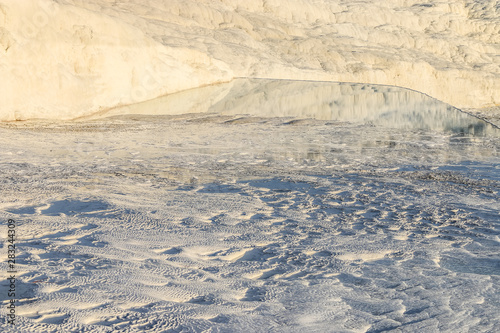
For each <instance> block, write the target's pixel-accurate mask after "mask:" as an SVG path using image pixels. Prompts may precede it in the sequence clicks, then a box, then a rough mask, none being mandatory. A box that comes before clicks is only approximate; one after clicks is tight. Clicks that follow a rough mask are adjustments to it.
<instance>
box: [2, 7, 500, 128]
mask: <svg viewBox="0 0 500 333" xmlns="http://www.w3.org/2000/svg"><path fill="white" fill-rule="evenodd" d="M0 8H1V10H0V24H1V25H0V44H1V45H2V48H1V49H0V54H1V53H3V54H1V57H0V59H1V60H0V75H1V77H2V79H3V80H2V84H1V86H0V91H1V93H0V94H1V96H0V97H1V98H2V101H3V103H2V104H3V105H2V107H1V109H0V119H2V120H14V119H27V118H35V117H44V118H74V117H77V116H81V115H86V114H90V113H93V112H96V111H99V110H102V109H106V108H110V107H114V106H116V105H120V104H129V103H133V102H137V101H142V100H147V99H151V98H154V97H157V96H160V95H163V94H166V93H171V92H174V91H179V90H183V89H187V88H192V87H197V86H201V85H205V84H210V83H215V82H220V81H227V80H229V79H231V78H232V77H235V76H245V77H248V76H250V77H268V78H294V79H308V80H318V79H320V80H332V81H353V82H366V83H381V84H390V85H397V86H403V87H407V88H411V89H414V90H418V91H422V92H425V93H427V94H429V95H431V96H433V97H435V98H437V99H440V100H443V101H445V102H448V103H450V104H452V105H454V106H457V107H472V108H479V107H485V106H494V105H498V104H499V103H500V102H499V101H500V89H498V87H499V86H500V47H499V45H500V5H499V3H498V2H497V1H493V0H484V1H479V2H478V1H468V0H467V1H443V2H436V1H423V2H419V1H412V0H408V1H402V0H400V1H386V2H375V3H372V2H370V1H345V0H334V1H327V0H319V1H305V0H291V1H283V0H268V1H237V0H220V1H216V0H202V1H189V0H188V1H185V0H182V1H180V0H173V1H160V0H147V1H143V0H126V1H125V0H122V1H105V0H89V1H79V0H58V1H57V2H54V1H50V0H26V1H14V0H0Z"/></svg>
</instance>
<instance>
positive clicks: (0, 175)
mask: <svg viewBox="0 0 500 333" xmlns="http://www.w3.org/2000/svg"><path fill="white" fill-rule="evenodd" d="M0 138H1V139H0V142H1V144H2V150H1V151H0V154H1V161H2V162H1V164H0V182H1V186H0V218H1V220H2V221H4V222H5V221H6V220H7V219H8V218H13V219H15V220H16V221H18V228H17V232H18V239H17V248H18V254H17V255H18V257H17V259H18V265H17V266H18V267H17V268H18V271H19V274H18V278H19V279H18V282H17V283H18V286H17V287H18V290H19V291H20V292H21V297H20V300H19V302H18V307H17V315H18V321H19V322H18V324H17V326H16V328H15V329H12V328H10V327H8V325H7V324H6V323H5V322H3V319H2V322H1V323H0V326H1V328H2V330H3V331H15V332H39V331H43V332H62V331H64V332H85V331H88V332H107V331H111V330H114V329H115V330H116V329H119V330H121V331H124V332H128V331H130V332H134V331H150V332H202V331H204V332H239V331H246V332H299V331H301V332H303V331H304V330H308V331H310V332H382V331H394V332H423V331H425V332H437V331H445V332H463V331H467V330H470V331H474V332H492V331H494V330H495V327H499V325H500V323H499V321H500V320H499V318H500V294H499V287H500V285H499V276H500V256H499V254H498V248H499V245H500V237H499V235H500V230H499V229H500V225H499V218H498V212H499V210H500V204H499V191H500V174H499V162H500V159H499V154H498V152H499V147H500V142H499V139H498V138H493V137H488V136H487V137H470V136H460V135H457V134H452V133H450V134H447V133H442V132H434V131H430V130H428V131H423V130H411V129H410V130H409V129H405V130H400V129H394V128H389V127H388V128H381V127H375V126H373V125H362V124H354V123H349V122H343V123H340V122H335V121H327V120H297V119H295V120H294V119H293V118H259V117H250V116H247V117H240V116H234V115H213V114H191V115H181V116H156V117H147V116H141V117H139V116H137V117H136V116H128V117H121V118H114V119H112V120H109V119H104V120H95V121H88V122H83V123H71V124H69V123H59V124H40V123H38V124H34V123H16V124H4V125H2V127H1V128H0ZM4 222H2V226H1V227H0V232H1V235H2V237H5V236H6V235H7V231H6V226H5V223H4ZM4 240H5V238H4ZM2 257H3V258H5V257H6V250H5V247H4V249H3V250H2ZM0 272H1V274H2V275H5V274H6V263H5V261H3V262H2V263H1V264H0ZM3 278H4V276H2V279H3ZM0 299H1V300H2V301H3V304H4V305H5V304H6V303H5V302H6V301H7V295H6V293H5V292H2V293H1V294H0ZM1 312H2V317H3V318H5V316H4V314H5V306H2V309H1Z"/></svg>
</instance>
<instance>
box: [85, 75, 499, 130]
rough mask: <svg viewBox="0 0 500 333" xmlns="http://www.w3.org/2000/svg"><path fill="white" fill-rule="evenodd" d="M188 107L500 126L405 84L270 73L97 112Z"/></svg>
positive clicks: (398, 123)
mask: <svg viewBox="0 0 500 333" xmlns="http://www.w3.org/2000/svg"><path fill="white" fill-rule="evenodd" d="M190 113H198V114H199V113H207V114H210V116H211V118H212V119H217V116H218V117H227V116H233V117H234V116H241V117H258V118H292V119H316V120H323V121H332V122H347V123H354V124H365V125H373V126H377V127H388V128H398V129H411V130H426V131H436V132H448V133H455V134H457V135H459V136H460V135H463V136H499V132H500V131H499V130H498V129H497V128H495V127H494V126H493V125H491V124H489V123H487V122H485V121H483V120H481V119H478V118H476V117H473V116H471V115H469V114H467V113H465V112H462V111H460V110H458V109H456V108H454V107H452V106H450V105H448V104H446V103H443V102H441V101H438V100H436V99H434V98H431V97H429V96H427V95H425V94H422V93H419V92H416V91H412V90H408V89H404V88H399V87H392V86H382V85H372V84H352V83H335V82H314V81H291V80H271V79H236V80H234V81H231V82H229V83H223V84H217V85H212V86H207V87H202V88H197V89H191V90H187V91H182V92H179V93H176V94H171V95H167V96H164V97H160V98H157V99H154V100H150V101H146V102H142V103H138V104H134V105H129V106H123V107H119V108H115V109H112V110H109V111H107V112H105V113H102V114H99V115H95V116H94V118H103V117H114V116H125V115H144V116H146V115H147V116H151V115H157V116H169V115H170V116H171V115H180V114H190ZM203 119H205V118H203ZM242 119H244V118H242ZM206 121H209V119H208V118H207V119H206ZM238 123H245V121H243V120H240V121H239V122H238Z"/></svg>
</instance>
